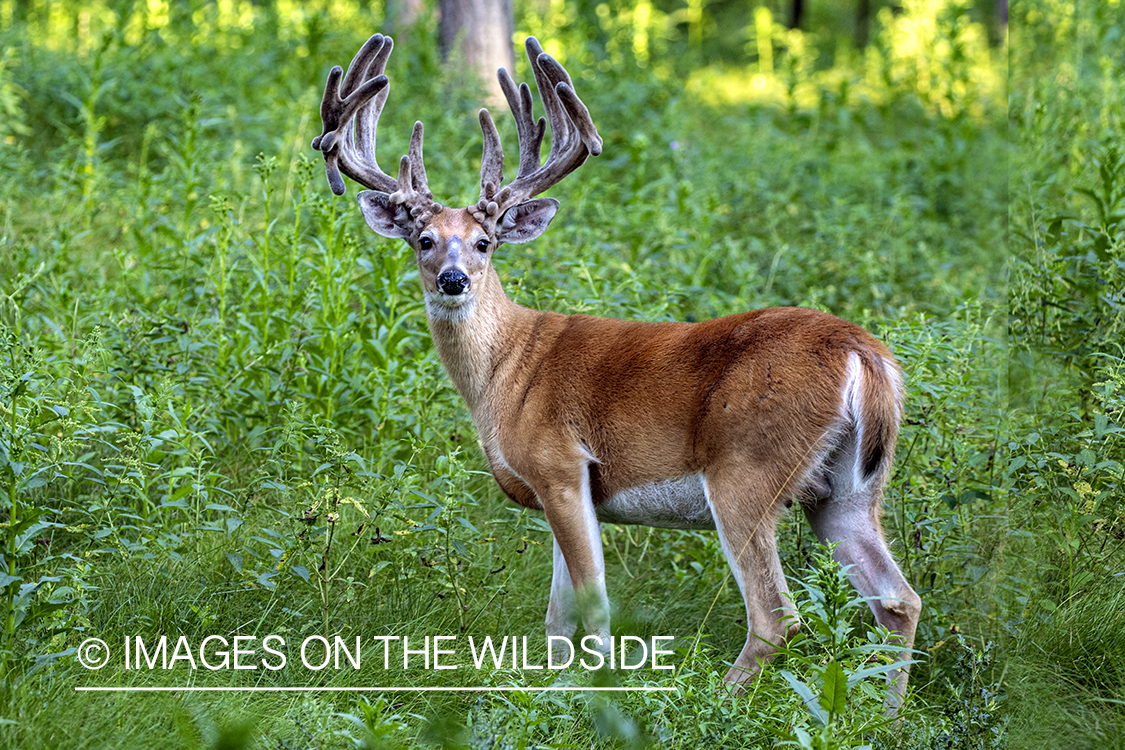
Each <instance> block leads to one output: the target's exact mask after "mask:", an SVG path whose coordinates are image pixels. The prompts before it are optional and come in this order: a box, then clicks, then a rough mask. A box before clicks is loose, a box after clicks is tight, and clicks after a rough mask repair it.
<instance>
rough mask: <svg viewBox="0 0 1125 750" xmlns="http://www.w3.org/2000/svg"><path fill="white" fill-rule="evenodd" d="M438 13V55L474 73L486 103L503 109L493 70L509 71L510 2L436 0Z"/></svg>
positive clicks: (511, 68) (501, 0)
mask: <svg viewBox="0 0 1125 750" xmlns="http://www.w3.org/2000/svg"><path fill="white" fill-rule="evenodd" d="M438 7H439V8H440V10H441V29H440V32H441V33H440V38H441V53H442V57H443V58H445V59H446V60H448V61H452V62H454V63H458V64H460V63H464V64H465V65H467V66H468V68H469V69H470V70H473V71H475V72H476V74H477V77H478V78H479V79H480V81H481V84H482V86H483V88H484V90H485V91H486V92H487V95H488V100H489V104H490V105H493V106H503V104H504V102H505V99H504V94H503V92H502V91H501V90H500V84H499V83H498V82H497V81H496V69H497V68H507V69H508V71H509V72H512V73H513V74H514V71H513V67H514V58H513V57H512V32H513V29H514V26H515V21H514V19H513V17H512V0H438Z"/></svg>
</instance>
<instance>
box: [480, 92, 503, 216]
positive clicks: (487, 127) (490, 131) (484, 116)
mask: <svg viewBox="0 0 1125 750" xmlns="http://www.w3.org/2000/svg"><path fill="white" fill-rule="evenodd" d="M478 116H479V118H480V129H481V132H482V133H484V150H483V153H482V154H481V157H480V199H481V200H482V201H487V200H491V198H492V196H494V195H495V194H496V191H497V190H498V189H499V188H500V185H501V183H503V182H504V147H503V146H501V145H500V134H499V133H498V132H496V123H494V122H493V121H492V115H490V114H488V110H487V109H482V110H481V111H480V113H479V114H478Z"/></svg>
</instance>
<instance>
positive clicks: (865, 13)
mask: <svg viewBox="0 0 1125 750" xmlns="http://www.w3.org/2000/svg"><path fill="white" fill-rule="evenodd" d="M870 33H871V0H858V2H857V3H856V8H855V46H856V47H857V48H858V49H863V48H864V47H866V46H867V37H868V35H869V34H870Z"/></svg>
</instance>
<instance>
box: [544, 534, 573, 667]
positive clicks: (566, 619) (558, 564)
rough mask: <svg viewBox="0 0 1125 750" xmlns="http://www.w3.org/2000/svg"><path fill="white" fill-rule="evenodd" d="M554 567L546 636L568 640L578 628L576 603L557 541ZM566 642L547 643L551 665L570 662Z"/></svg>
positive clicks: (556, 541) (568, 572)
mask: <svg viewBox="0 0 1125 750" xmlns="http://www.w3.org/2000/svg"><path fill="white" fill-rule="evenodd" d="M553 542H554V543H553V545H552V546H553V547H554V567H553V569H552V572H551V600H550V603H549V604H548V605H547V636H548V638H549V637H550V636H562V637H564V638H567V639H570V638H571V636H573V635H574V631H575V630H576V629H577V628H578V602H577V601H576V600H575V597H574V584H573V583H572V582H571V580H570V571H569V570H568V569H567V567H566V558H565V557H563V552H562V548H561V547H559V542H558V540H557V539H554V540H553ZM568 644H569V640H568V641H561V642H560V641H555V642H551V641H548V647H549V648H550V649H551V657H552V660H551V661H552V663H554V664H566V663H567V662H569V661H570V657H571V653H572V651H571V648H570V646H569V645H568Z"/></svg>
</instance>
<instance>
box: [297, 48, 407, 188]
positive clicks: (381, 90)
mask: <svg viewBox="0 0 1125 750" xmlns="http://www.w3.org/2000/svg"><path fill="white" fill-rule="evenodd" d="M393 46H394V42H392V41H391V38H390V37H385V36H383V35H382V34H375V35H374V36H372V37H371V38H370V39H368V40H367V42H365V43H364V45H363V46H362V47H360V49H359V52H357V53H356V55H355V57H354V58H352V62H351V64H350V65H349V66H348V73H347V75H346V76H345V75H344V72H343V70H342V69H341V68H340V66H338V65H337V66H335V67H333V68H332V70H331V71H330V72H329V73H328V81H327V83H326V84H325V87H324V97H323V99H322V100H321V103H320V119H321V121H322V123H323V132H322V133H321V134H320V135H319V136H317V137H316V138H314V139H313V142H312V147H313V148H315V149H318V150H319V151H321V152H322V153H323V154H324V162H325V171H326V173H327V177H328V184H329V186H330V187H331V188H332V192H333V193H335V194H336V195H343V194H344V190H345V186H344V180H343V178H342V177H341V176H340V173H341V172H343V174H346V175H347V176H348V177H350V178H352V179H353V180H355V181H356V182H358V183H360V184H361V185H364V186H365V187H368V188H371V189H372V190H381V191H383V192H387V193H390V192H393V191H395V190H396V188H397V187H398V182H397V181H396V180H395V179H394V178H393V177H391V176H390V175H388V174H386V173H384V172H383V170H381V169H380V168H379V165H378V163H377V162H376V160H375V129H376V127H377V125H378V120H379V115H380V114H381V112H382V109H383V104H384V103H385V102H386V99H387V94H388V89H387V86H388V84H389V81H388V79H387V77H386V76H385V75H383V70H384V69H385V67H386V64H387V59H388V58H389V57H390V54H391V49H392V48H393ZM341 79H342V80H341ZM353 120H355V121H356V127H355V129H354V130H353V128H352V127H351V125H352V121H353ZM357 131H358V132H357Z"/></svg>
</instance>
